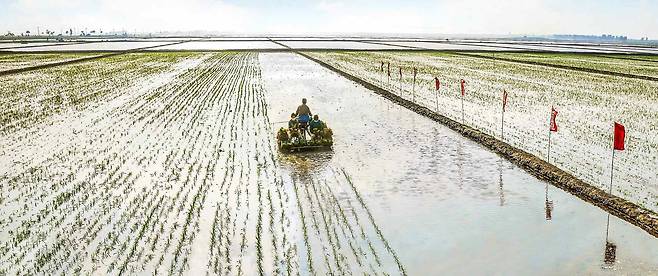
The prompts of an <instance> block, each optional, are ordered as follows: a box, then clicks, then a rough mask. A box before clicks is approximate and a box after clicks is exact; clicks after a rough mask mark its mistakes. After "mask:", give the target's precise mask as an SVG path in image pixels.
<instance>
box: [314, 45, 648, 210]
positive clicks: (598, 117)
mask: <svg viewBox="0 0 658 276" xmlns="http://www.w3.org/2000/svg"><path fill="white" fill-rule="evenodd" d="M309 54H310V55H312V56H314V57H316V58H319V59H321V60H323V61H325V62H327V63H329V64H332V65H334V66H336V67H338V68H340V69H341V70H344V71H346V72H349V73H351V74H353V75H355V76H358V77H360V78H362V79H365V80H367V81H369V82H371V83H373V84H375V85H378V86H380V87H384V88H386V89H389V90H390V91H393V92H394V93H396V94H397V95H400V96H401V97H403V98H405V99H407V100H410V101H415V102H416V103H419V104H421V105H423V106H425V107H427V108H429V109H430V110H435V111H436V112H438V113H439V114H442V115H444V116H446V117H448V118H451V119H453V120H455V121H457V122H461V123H464V124H466V125H469V126H471V127H473V128H475V129H478V130H480V131H482V132H484V133H487V134H489V135H492V136H494V137H497V138H499V139H504V140H505V141H506V142H507V143H509V144H511V145H513V146H514V147H517V148H519V149H522V150H524V151H526V152H529V153H531V154H533V155H535V156H538V157H540V158H542V159H543V160H547V159H548V149H547V146H548V137H547V136H548V131H547V130H548V119H549V114H550V110H551V107H554V108H555V109H556V110H558V112H559V114H560V115H558V117H557V119H556V121H557V122H558V125H559V126H560V129H559V131H558V132H556V133H555V135H553V136H552V145H551V160H550V162H551V163H552V164H554V165H555V166H558V167H559V168H561V169H563V170H565V171H568V172H569V173H571V174H573V175H575V176H576V177H578V178H579V179H582V180H584V181H586V182H587V183H589V184H591V185H593V186H596V187H599V188H601V189H604V190H605V191H607V190H608V189H609V188H608V187H609V185H610V161H611V159H610V158H611V156H610V143H611V140H612V129H611V128H612V125H613V122H619V123H622V124H624V125H625V126H626V127H627V129H628V136H627V137H628V141H629V142H628V150H626V151H623V152H619V153H617V161H616V167H615V178H614V187H613V193H614V194H615V195H618V196H620V197H622V198H624V199H627V200H629V201H631V202H633V203H636V204H638V205H640V206H642V207H644V208H647V209H650V210H654V211H658V174H656V173H654V172H655V171H656V170H657V169H658V167H657V166H658V136H656V135H655V133H656V130H657V129H658V96H657V95H656V93H655V91H658V82H656V81H652V80H645V79H641V77H643V76H653V75H654V74H655V72H656V67H657V66H656V63H655V62H652V61H648V60H625V59H621V60H620V59H619V58H620V57H619V56H614V57H597V56H590V55H581V56H578V57H577V58H574V57H575V56H577V55H574V54H572V55H561V54H560V55H558V54H537V53H535V54H534V55H530V54H525V53H522V54H511V53H501V54H498V53H496V54H493V53H486V54H484V53H480V54H477V55H468V56H465V55H461V54H452V53H433V52H427V53H415V52H386V53H383V52H368V53H364V52H330V51H327V52H320V51H318V52H309ZM492 56H499V57H500V56H502V57H509V58H510V59H511V60H513V61H515V60H518V61H524V60H529V61H532V60H538V59H539V60H546V63H547V64H558V65H569V66H573V67H576V68H580V69H583V70H587V69H602V70H606V71H608V70H609V71H610V72H611V73H610V74H594V73H590V72H583V71H578V70H570V69H561V68H553V67H547V66H542V65H536V64H523V63H519V62H509V61H503V60H493V59H488V58H485V57H492ZM381 62H387V63H388V62H390V64H391V71H392V75H391V77H390V78H388V77H387V74H386V70H385V68H384V70H381V69H380V68H381V67H380V65H381ZM542 62H543V61H542ZM414 67H415V68H417V70H418V75H417V80H416V84H415V85H414V84H413V76H412V68H414ZM400 68H402V70H403V75H402V78H400V75H399V74H398V72H399V71H398V70H400ZM615 71H617V72H621V71H623V72H626V73H629V74H631V73H637V74H642V75H631V77H622V76H616V75H612V73H614V72H615ZM633 76H634V77H633ZM435 77H437V78H439V80H440V82H441V87H440V90H439V91H438V92H437V91H436V89H435V83H434V78H435ZM460 79H464V80H465V81H466V85H465V96H464V98H463V110H464V112H463V113H462V105H461V103H462V101H461V100H462V99H461V93H460V84H459V81H460ZM503 90H505V91H507V92H508V93H509V98H508V107H507V110H506V111H505V118H504V119H505V121H504V125H505V128H504V131H505V132H504V138H501V136H502V135H501V120H502V115H501V114H502V113H501V111H502V110H501V106H502V94H503ZM631 130H632V131H631Z"/></svg>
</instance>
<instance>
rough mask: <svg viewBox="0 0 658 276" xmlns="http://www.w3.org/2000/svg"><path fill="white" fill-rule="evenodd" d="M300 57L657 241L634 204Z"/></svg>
mask: <svg viewBox="0 0 658 276" xmlns="http://www.w3.org/2000/svg"><path fill="white" fill-rule="evenodd" d="M297 53H298V54H299V55H301V56H303V57H305V58H307V59H309V60H312V61H314V62H316V63H318V64H320V65H321V66H323V67H325V68H327V69H329V70H332V71H334V72H336V73H338V74H340V75H341V76H343V77H345V78H347V79H349V80H351V81H354V82H356V83H358V84H360V85H362V86H364V87H365V88H367V89H370V90H372V91H373V92H375V93H377V94H379V95H380V96H382V97H384V98H386V99H389V100H390V101H392V102H394V103H396V104H399V105H401V106H404V107H406V108H407V109H409V110H412V111H414V112H416V113H418V114H420V115H422V116H425V117H427V118H430V119H432V120H434V121H437V122H439V123H442V124H444V125H445V126H447V127H449V128H450V129H452V130H454V131H457V132H459V133H460V134H461V135H463V136H464V137H466V138H469V139H471V140H473V141H475V142H478V143H480V144H482V145H483V146H485V147H487V148H489V149H490V150H492V151H494V152H496V153H497V154H499V155H501V156H503V157H505V158H506V159H507V160H509V161H510V162H512V163H514V164H515V165H517V166H519V167H520V168H522V169H524V170H525V171H527V172H529V173H530V174H532V175H534V176H536V177H537V178H539V179H541V180H544V181H547V182H549V183H551V184H552V185H554V186H556V187H558V188H560V189H562V190H565V191H567V192H569V193H571V194H573V195H575V196H577V197H579V198H581V199H582V200H585V201H587V202H590V203H592V204H594V205H596V206H598V207H600V208H602V209H603V210H605V211H607V212H609V213H610V214H612V215H615V216H617V217H619V218H621V219H623V220H625V221H627V222H629V223H632V224H633V225H636V226H638V227H640V228H642V229H644V230H645V231H646V232H648V233H649V234H651V235H653V236H654V237H658V214H656V213H654V212H652V211H650V210H648V209H645V208H642V207H640V206H638V205H636V204H634V203H631V202H629V201H627V200H624V199H622V198H620V197H617V196H615V195H611V194H608V193H606V192H605V191H603V190H601V189H599V188H596V187H594V186H592V185H590V184H587V183H585V182H584V181H582V180H580V179H578V178H576V177H574V176H573V175H571V174H569V173H567V172H565V171H563V170H561V169H559V168H557V167H555V166H553V165H551V164H550V163H547V162H546V161H544V160H541V159H540V158H538V157H537V156H534V155H532V154H530V153H527V152H525V151H523V150H521V149H518V148H515V147H512V146H510V145H509V144H507V143H505V142H503V141H501V140H498V139H496V138H494V137H493V136H491V135H488V134H485V133H482V132H480V131H478V130H476V129H474V128H471V127H469V126H467V125H464V124H461V123H459V122H456V121H454V120H452V119H449V118H447V117H445V116H442V115H439V114H437V113H435V112H433V111H431V110H430V109H428V108H426V107H423V106H421V105H418V104H416V103H414V102H412V101H409V100H405V99H403V98H401V97H399V96H397V95H396V94H395V93H393V92H391V91H388V90H386V89H383V88H381V87H379V86H376V85H374V84H372V83H370V82H367V81H365V80H363V79H361V78H359V77H357V76H354V75H351V74H349V73H347V72H344V71H342V70H340V69H338V68H336V67H334V66H332V65H330V64H328V63H325V62H323V61H321V60H319V59H316V58H313V57H311V56H309V55H306V54H304V53H302V52H297Z"/></svg>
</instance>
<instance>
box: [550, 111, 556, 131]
mask: <svg viewBox="0 0 658 276" xmlns="http://www.w3.org/2000/svg"><path fill="white" fill-rule="evenodd" d="M555 117H557V110H555V108H553V107H551V128H550V131H553V132H557V123H555Z"/></svg>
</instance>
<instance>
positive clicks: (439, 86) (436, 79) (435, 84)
mask: <svg viewBox="0 0 658 276" xmlns="http://www.w3.org/2000/svg"><path fill="white" fill-rule="evenodd" d="M434 87H436V91H439V88H441V82H440V81H439V78H437V77H434Z"/></svg>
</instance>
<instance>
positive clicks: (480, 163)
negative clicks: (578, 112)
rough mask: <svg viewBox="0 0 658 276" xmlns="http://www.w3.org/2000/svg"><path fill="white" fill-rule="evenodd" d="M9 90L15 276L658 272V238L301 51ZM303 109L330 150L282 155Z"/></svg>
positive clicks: (0, 170) (124, 70)
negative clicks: (321, 125) (322, 129)
mask: <svg viewBox="0 0 658 276" xmlns="http://www.w3.org/2000/svg"><path fill="white" fill-rule="evenodd" d="M0 91H1V92H2V101H1V102H0V104H1V107H2V109H3V110H4V111H3V113H2V114H1V116H0V119H1V120H0V136H1V137H2V140H1V142H0V153H1V155H0V156H1V157H0V275H4V274H7V275H13V274H20V273H24V274H75V273H80V274H187V275H204V274H205V275H257V274H265V275H329V274H333V275H348V274H350V275H352V274H354V275H357V274H360V275H363V274H369V275H434V274H471V275H472V274H476V275H478V274H480V275H486V274H490V273H491V272H492V271H497V272H499V273H501V274H540V275H547V274H611V275H613V274H629V275H638V274H639V275H651V274H656V273H658V251H656V250H655V248H658V239H656V238H655V237H653V236H650V235H649V234H647V233H645V232H644V231H642V230H641V229H639V228H637V227H635V226H632V225H630V224H628V223H626V222H624V221H622V220H619V219H618V218H616V217H614V216H608V214H607V213H605V212H603V211H602V210H601V209H599V208H597V207H594V206H592V205H590V204H588V203H586V202H583V201H581V200H579V199H577V198H576V197H574V196H572V195H569V194H567V193H565V192H564V191H562V190H559V189H556V188H554V187H553V186H550V185H547V184H546V183H545V182H542V181H539V180H537V179H536V178H534V177H533V176H531V175H529V174H527V173H526V172H524V171H522V170H520V169H519V168H517V167H516V166H514V165H512V164H511V163H509V162H508V161H506V160H504V159H502V158H501V157H499V156H497V155H495V154H493V153H491V152H489V151H487V150H486V149H484V148H483V147H482V146H480V145H478V144H476V143H474V142H471V141H469V140H466V139H465V138H463V137H462V136H460V135H458V134H457V133H455V132H453V131H451V130H449V129H447V128H446V127H444V126H442V125H440V124H438V123H436V122H433V121H431V120H429V119H427V118H424V117H421V116H419V115H418V114H415V113H412V112H410V111H408V110H406V109H404V108H402V107H400V106H398V105H395V104H393V103H391V102H389V101H388V100H386V99H383V98H381V97H379V96H377V95H376V94H374V93H372V92H371V91H369V90H367V89H365V88H363V87H361V86H359V85H357V84H355V83H354V82H352V81H349V80H347V79H345V78H343V77H341V76H339V75H337V74H335V73H333V72H331V71H329V70H327V69H325V68H323V67H321V66H319V65H318V64H316V63H314V62H312V61H310V60H307V59H305V58H303V57H302V56H299V55H297V54H294V53H257V52H240V53H238V52H218V53H201V52H199V53H193V52H185V53H135V54H127V55H117V56H113V57H108V58H103V59H98V60H94V61H90V62H86V63H80V64H74V65H66V66H58V67H52V68H46V69H43V70H38V71H33V72H26V73H18V74H11V75H5V76H0ZM302 97H306V98H308V100H309V105H310V107H311V111H313V112H314V113H316V114H319V115H320V118H321V119H322V120H324V121H325V122H326V123H327V124H328V125H329V127H331V128H332V129H333V132H334V141H335V144H334V148H333V151H329V152H316V153H305V154H295V155H286V154H282V153H280V152H278V151H277V150H276V145H275V143H274V135H275V133H276V130H277V129H278V128H279V127H281V126H283V125H285V123H286V121H287V119H288V118H289V116H290V115H289V114H290V113H291V112H292V111H294V108H295V107H296V106H297V105H298V104H299V102H300V100H301V98H302ZM608 218H609V220H610V224H609V227H606V226H607V221H608ZM606 241H608V242H609V243H610V244H614V245H615V246H616V251H615V255H616V256H615V258H614V259H610V258H607V259H606V258H605V255H606V254H605V249H606Z"/></svg>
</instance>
